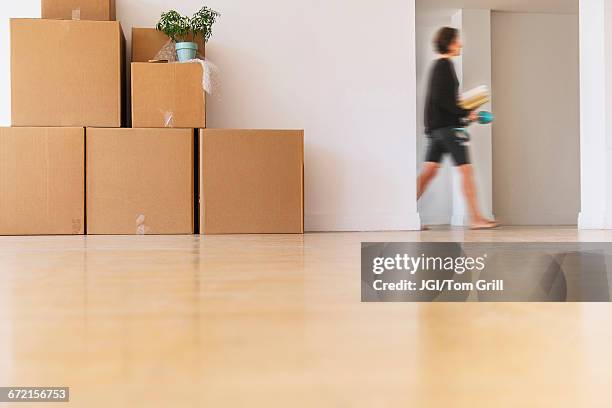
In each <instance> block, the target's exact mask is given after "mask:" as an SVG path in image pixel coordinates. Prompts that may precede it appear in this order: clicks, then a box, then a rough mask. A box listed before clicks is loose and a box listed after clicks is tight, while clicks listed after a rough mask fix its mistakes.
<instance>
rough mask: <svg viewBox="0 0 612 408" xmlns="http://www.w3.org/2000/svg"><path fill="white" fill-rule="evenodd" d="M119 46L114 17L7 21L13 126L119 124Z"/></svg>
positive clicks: (120, 80)
mask: <svg viewBox="0 0 612 408" xmlns="http://www.w3.org/2000/svg"><path fill="white" fill-rule="evenodd" d="M123 44H124V40H123V33H122V31H121V26H120V25H119V23H118V22H114V21H68V20H40V19H11V80H12V86H11V96H12V124H13V126H68V127H69V126H79V127H84V126H99V127H119V126H121V114H122V111H121V105H122V104H121V102H122V90H123V84H122V77H123V60H124V58H123V57H124V55H123Z"/></svg>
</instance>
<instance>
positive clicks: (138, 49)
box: [131, 28, 206, 129]
mask: <svg viewBox="0 0 612 408" xmlns="http://www.w3.org/2000/svg"><path fill="white" fill-rule="evenodd" d="M168 41H169V38H168V37H167V36H166V35H164V34H162V33H160V32H159V31H157V30H155V29H152V28H134V29H132V70H131V73H132V76H131V78H132V88H131V90H132V126H133V127H154V128H192V129H195V128H205V127H206V94H205V92H204V88H203V81H202V79H203V74H204V73H203V71H202V65H200V64H196V63H188V64H179V63H172V62H170V63H159V62H150V61H151V60H153V59H154V58H155V56H156V54H157V53H158V52H159V51H160V50H161V49H162V48H163V47H164V46H165V45H166V44H167V43H168ZM198 50H199V53H200V54H201V55H203V54H204V52H205V51H204V50H205V44H204V41H203V40H201V39H200V40H199V41H198Z"/></svg>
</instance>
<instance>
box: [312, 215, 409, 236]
mask: <svg viewBox="0 0 612 408" xmlns="http://www.w3.org/2000/svg"><path fill="white" fill-rule="evenodd" d="M304 221H305V222H304V223H305V230H306V232H369V231H420V230H421V217H420V216H419V214H418V213H412V214H406V215H403V216H399V215H397V214H379V215H376V214H374V215H363V216H358V215H355V216H353V215H339V214H306V216H305V220H304Z"/></svg>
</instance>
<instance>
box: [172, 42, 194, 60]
mask: <svg viewBox="0 0 612 408" xmlns="http://www.w3.org/2000/svg"><path fill="white" fill-rule="evenodd" d="M175 46H176V55H177V57H178V60H179V62H185V61H189V60H192V59H195V57H196V55H197V54H198V44H196V43H194V42H179V43H176V45H175Z"/></svg>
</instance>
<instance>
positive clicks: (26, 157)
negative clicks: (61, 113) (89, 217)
mask: <svg viewBox="0 0 612 408" xmlns="http://www.w3.org/2000/svg"><path fill="white" fill-rule="evenodd" d="M84 161H85V136H84V129H83V128H31V127H21V128H1V129H0V234H2V235H42V234H45V235H55V234H83V233H84V232H85V201H84V191H85V168H84Z"/></svg>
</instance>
